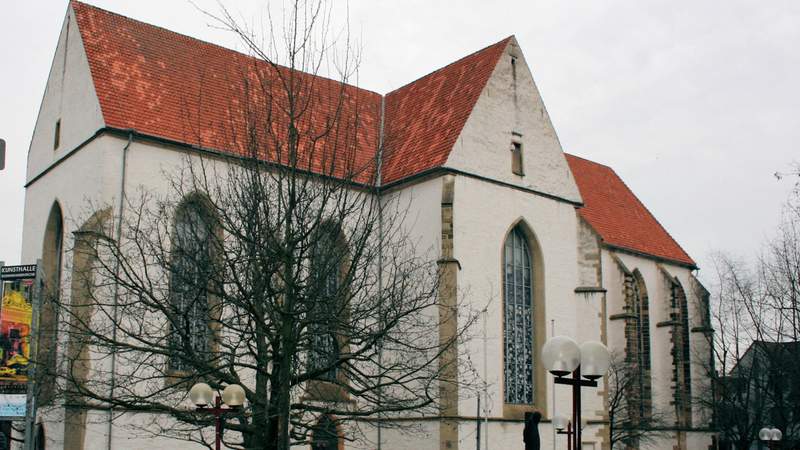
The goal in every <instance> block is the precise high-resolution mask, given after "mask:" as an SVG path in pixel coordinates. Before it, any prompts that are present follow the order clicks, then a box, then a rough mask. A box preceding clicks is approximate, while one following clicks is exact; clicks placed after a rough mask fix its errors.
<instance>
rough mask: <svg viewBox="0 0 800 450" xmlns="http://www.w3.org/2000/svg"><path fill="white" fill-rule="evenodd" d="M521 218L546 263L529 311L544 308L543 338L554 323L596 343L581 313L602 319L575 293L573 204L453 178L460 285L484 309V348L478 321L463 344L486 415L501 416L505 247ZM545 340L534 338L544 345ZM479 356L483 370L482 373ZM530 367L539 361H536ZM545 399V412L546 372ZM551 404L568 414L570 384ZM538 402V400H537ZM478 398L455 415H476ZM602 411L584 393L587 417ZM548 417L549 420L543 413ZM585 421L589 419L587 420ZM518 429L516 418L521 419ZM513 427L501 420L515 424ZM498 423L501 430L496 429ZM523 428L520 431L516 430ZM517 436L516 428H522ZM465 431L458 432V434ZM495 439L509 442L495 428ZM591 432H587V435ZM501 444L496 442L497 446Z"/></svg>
mask: <svg viewBox="0 0 800 450" xmlns="http://www.w3.org/2000/svg"><path fill="white" fill-rule="evenodd" d="M520 219H521V220H524V221H525V222H526V223H527V225H528V226H529V227H530V228H531V229H532V231H533V233H535V235H536V238H537V240H538V245H539V246H540V249H541V252H542V259H543V264H544V279H545V288H544V291H545V293H544V299H537V303H536V304H534V308H542V307H544V309H545V322H546V326H547V333H546V334H547V336H550V335H551V326H552V325H555V334H564V335H568V336H573V337H575V338H577V339H578V340H584V339H586V340H588V339H591V340H599V338H600V336H599V334H600V328H599V326H591V325H590V326H586V324H585V323H583V322H582V318H587V317H589V318H591V320H592V323H595V324H599V319H598V318H597V312H598V309H597V307H598V306H599V305H598V304H597V303H596V302H594V301H593V300H592V301H590V302H588V304H587V302H586V301H585V300H584V298H583V297H582V296H581V297H580V298H578V297H576V294H575V293H574V289H575V288H576V287H577V286H578V267H577V263H576V261H577V259H576V258H577V236H578V233H577V217H576V214H575V209H574V207H573V206H572V205H571V204H568V203H565V202H559V201H555V200H551V199H547V198H544V197H542V196H538V195H533V194H530V193H527V192H524V191H520V190H516V189H511V188H508V187H504V186H499V185H496V184H492V183H488V182H485V181H481V180H477V179H474V178H470V177H464V176H458V177H456V185H455V202H454V245H455V257H456V259H458V261H459V262H460V263H461V271H460V272H459V290H460V294H461V295H463V296H464V298H465V299H466V300H467V302H468V304H469V305H471V307H472V308H474V309H475V310H482V309H483V308H486V309H487V313H486V316H485V318H486V330H487V336H486V347H487V351H486V352H484V340H483V337H482V333H483V331H482V330H483V320H481V321H479V323H478V324H477V325H476V327H475V329H474V331H473V332H472V333H471V335H472V336H473V337H472V340H471V341H470V342H469V343H468V346H469V347H468V348H469V353H470V356H471V360H472V363H473V364H474V365H475V368H476V369H477V371H478V373H479V374H480V375H481V376H484V377H485V378H486V381H487V382H488V385H489V389H488V392H489V403H488V406H489V411H488V414H489V416H490V417H501V416H502V414H503V412H502V411H503V391H502V383H503V378H502V377H503V336H502V323H503V318H502V249H503V242H504V240H505V238H506V235H507V233H508V232H509V231H510V230H511V228H512V226H513V225H514V224H515V223H516V222H517V221H519V220H520ZM543 344H544V342H535V344H534V345H535V346H536V347H537V348H538V347H541V346H542V345H543ZM484 358H485V359H486V367H487V370H486V372H485V373H484V369H483V367H484ZM534 364H540V362H539V361H534ZM546 376H547V378H548V381H547V383H546V391H545V392H544V393H543V394H544V397H545V398H544V399H543V400H544V401H545V402H546V404H547V405H548V406H547V409H548V411H550V412H552V411H553V400H552V393H553V391H552V389H553V386H554V385H553V382H552V376H551V375H549V374H548V375H546ZM556 395H557V398H556V403H557V405H556V409H557V411H558V412H560V413H568V412H569V411H570V408H571V398H572V397H571V393H570V391H569V389H568V388H566V387H563V388H559V389H557V392H556ZM535 401H536V402H537V403H538V402H540V401H542V399H535ZM476 407H477V405H476V400H475V398H474V397H473V398H465V399H463V400H462V401H461V402H460V405H459V414H461V415H463V416H474V415H475V411H476ZM601 408H602V402H601V401H600V399H599V397H597V396H594V397H590V396H589V395H587V401H585V402H584V409H583V410H584V414H585V415H588V414H589V412H591V411H597V410H599V409H601ZM546 418H547V417H546ZM587 418H588V417H587ZM517 425H519V426H520V427H521V423H518V424H517ZM513 426H515V425H508V424H507V425H503V427H513ZM501 428H502V427H501ZM520 430H521V428H520ZM520 433H521V431H520ZM463 436H464V435H463V434H461V435H460V437H461V438H462V439H463ZM495 436H496V437H497V439H506V437H503V436H502V433H501V432H499V431H498V433H497V435H495ZM587 437H588V436H587ZM498 448H500V447H498Z"/></svg>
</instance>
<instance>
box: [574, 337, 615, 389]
mask: <svg viewBox="0 0 800 450" xmlns="http://www.w3.org/2000/svg"><path fill="white" fill-rule="evenodd" d="M580 349H581V375H583V376H584V377H586V378H588V379H590V380H597V379H599V378H601V377H602V376H603V375H605V374H606V372H608V368H609V366H611V354H610V353H609V352H608V348H606V346H605V345H603V344H602V343H600V342H597V341H588V342H584V343H583V344H581V347H580Z"/></svg>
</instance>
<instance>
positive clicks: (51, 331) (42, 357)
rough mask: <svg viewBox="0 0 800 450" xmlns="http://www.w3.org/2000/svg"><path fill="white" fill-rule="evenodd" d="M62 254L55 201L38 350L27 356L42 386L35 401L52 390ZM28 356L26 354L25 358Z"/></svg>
mask: <svg viewBox="0 0 800 450" xmlns="http://www.w3.org/2000/svg"><path fill="white" fill-rule="evenodd" d="M63 253H64V217H63V215H62V213H61V207H60V206H59V204H58V202H56V203H53V206H52V207H51V208H50V215H49V216H48V218H47V225H46V227H45V234H44V242H43V243H42V271H43V272H44V281H45V286H44V288H45V289H44V293H45V296H44V298H43V302H42V305H41V311H40V313H39V330H38V333H39V348H38V349H37V354H36V355H30V356H32V357H34V358H36V359H37V360H38V362H39V369H38V370H39V371H40V375H42V380H43V381H42V384H41V385H40V386H39V389H40V391H39V395H38V401H40V402H42V403H49V402H50V401H51V400H52V399H53V395H54V390H55V379H56V377H55V372H54V371H55V369H56V343H57V340H58V339H57V334H58V314H57V304H58V303H59V300H60V299H61V271H62V270H63V261H62V257H63ZM26 356H29V355H26Z"/></svg>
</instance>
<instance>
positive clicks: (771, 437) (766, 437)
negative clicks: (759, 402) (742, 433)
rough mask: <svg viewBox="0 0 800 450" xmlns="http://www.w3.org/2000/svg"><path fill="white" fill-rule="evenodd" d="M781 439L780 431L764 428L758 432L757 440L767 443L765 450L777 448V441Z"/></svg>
mask: <svg viewBox="0 0 800 450" xmlns="http://www.w3.org/2000/svg"><path fill="white" fill-rule="evenodd" d="M782 437H783V433H781V430H779V429H777V428H769V427H764V428H762V429H761V431H759V432H758V439H759V440H760V441H764V442H766V443H767V448H770V449H771V448H773V445H774V446H775V447H774V448H777V446H778V441H780V440H781V438H782Z"/></svg>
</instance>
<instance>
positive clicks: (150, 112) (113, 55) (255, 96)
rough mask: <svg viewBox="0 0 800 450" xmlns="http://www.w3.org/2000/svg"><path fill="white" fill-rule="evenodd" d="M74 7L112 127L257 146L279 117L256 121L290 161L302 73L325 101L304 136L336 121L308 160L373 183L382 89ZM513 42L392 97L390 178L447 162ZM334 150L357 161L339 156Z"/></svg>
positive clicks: (219, 146) (226, 146)
mask: <svg viewBox="0 0 800 450" xmlns="http://www.w3.org/2000/svg"><path fill="white" fill-rule="evenodd" d="M70 5H71V7H72V8H73V10H74V11H75V15H76V18H77V21H78V27H79V29H80V33H81V37H82V39H83V44H84V48H85V49H86V54H87V57H88V60H89V67H90V70H91V74H92V79H93V82H94V85H95V90H96V92H97V96H98V99H99V101H100V107H101V110H102V113H103V117H104V119H105V122H106V125H107V126H109V127H113V128H119V129H132V130H136V131H137V132H139V133H142V134H145V135H149V136H154V137H158V138H164V139H168V140H172V141H176V142H180V143H184V144H188V145H193V146H198V147H202V148H208V149H213V150H218V151H222V152H229V153H234V154H240V155H245V154H249V153H248V152H249V149H248V146H247V143H248V138H247V136H248V135H249V132H250V131H251V130H252V128H251V127H250V125H252V124H253V123H254V122H259V123H261V124H264V123H270V125H271V128H270V129H266V127H261V128H260V129H257V130H256V133H257V136H258V137H259V149H258V151H259V152H260V154H259V157H262V158H265V159H270V160H278V161H280V160H282V158H284V156H283V153H285V152H281V151H279V150H278V149H277V147H278V146H277V143H279V142H284V141H285V139H280V138H279V137H278V136H285V135H286V133H285V132H286V128H287V127H288V125H287V124H288V120H286V115H285V114H282V111H283V109H282V107H285V105H286V104H287V100H286V94H285V92H284V90H283V89H280V88H279V87H278V82H277V81H278V80H280V77H282V76H283V77H284V78H288V77H289V76H295V77H296V79H299V80H301V84H302V85H303V86H306V87H309V89H310V90H311V92H312V95H310V96H307V97H308V98H313V99H314V101H315V103H314V105H313V107H312V108H309V111H310V113H309V114H306V115H305V116H304V118H303V120H302V121H301V126H300V128H301V130H300V131H301V133H304V132H305V133H308V134H314V133H319V132H320V131H321V130H322V129H324V128H325V127H326V124H330V123H335V124H336V127H335V129H334V131H333V132H332V133H330V134H329V138H328V140H326V141H325V142H323V143H320V144H319V145H317V146H316V147H314V148H307V149H305V150H304V152H303V154H301V156H300V158H301V160H303V161H305V163H306V165H307V168H308V169H310V170H312V171H314V172H321V173H326V174H333V175H336V176H340V177H353V178H355V179H356V180H357V181H360V182H365V183H370V182H373V175H374V161H375V156H376V151H377V148H378V139H379V133H380V130H379V126H380V114H381V112H380V103H381V95H380V94H377V93H374V92H371V91H367V90H364V89H359V88H357V87H354V86H350V85H346V84H342V83H340V82H338V81H334V80H330V79H326V78H322V77H317V76H313V75H309V74H306V73H302V72H298V71H294V72H291V71H289V69H287V68H285V67H274V66H271V65H270V64H268V63H266V62H265V61H263V60H259V59H256V58H253V57H250V56H248V55H244V54H242V53H239V52H235V51H233V50H230V49H226V48H223V47H220V46H217V45H213V44H210V43H207V42H203V41H199V40H197V39H194V38H191V37H188V36H184V35H181V34H178V33H175V32H172V31H169V30H166V29H163V28H160V27H156V26H153V25H149V24H146V23H143V22H139V21H136V20H133V19H130V18H127V17H124V16H121V15H118V14H115V13H112V12H109V11H105V10H103V9H100V8H96V7H94V6H90V5H87V4H84V3H81V2H78V1H75V0H73V1H71V2H70ZM509 39H510V38H507V39H504V40H503V41H501V42H498V43H497V44H494V45H492V46H490V47H487V48H485V49H483V50H481V51H478V52H476V53H473V54H472V55H469V56H467V57H465V58H463V59H461V60H459V61H457V62H455V63H453V64H450V65H448V66H446V67H444V68H442V69H439V70H437V71H435V72H433V73H431V74H429V75H427V76H425V77H422V78H421V79H419V80H417V81H415V82H413V83H410V84H408V85H406V86H404V87H402V88H400V89H398V90H396V91H394V92H392V93H390V94H388V95H387V96H386V97H385V101H386V105H385V117H386V120H385V124H386V125H385V134H384V135H385V136H386V140H385V148H386V150H385V154H384V159H383V164H384V169H383V172H384V176H383V181H384V182H391V181H395V180H398V179H402V178H405V177H409V176H412V175H414V174H416V173H418V172H421V171H424V170H427V169H430V168H433V167H438V166H441V165H442V164H444V163H445V161H446V160H447V157H448V155H449V153H450V150H451V148H452V147H453V144H454V143H455V141H456V139H457V138H458V135H459V133H460V132H461V129H462V128H463V126H464V123H465V122H466V120H467V118H468V117H469V114H470V112H471V111H472V108H473V106H474V105H475V102H476V101H477V99H478V97H479V95H480V93H481V91H482V90H483V87H484V86H485V85H486V81H487V80H488V78H489V76H490V75H491V73H492V70H493V69H494V66H495V64H496V62H497V60H498V58H499V56H500V54H501V53H502V51H503V49H504V48H505V45H506V44H507V43H508V41H509ZM340 94H343V96H342V95H340ZM340 98H343V101H342V104H341V105H339V103H338V99H340ZM268 114H269V115H270V119H266V117H267V115H268ZM334 119H336V120H334ZM255 128H259V127H255ZM270 144H275V145H270ZM326 144H327V145H326ZM267 148H268V149H270V150H269V152H267V150H265V149H267ZM321 148H324V149H325V150H320V149H321ZM326 153H328V154H326ZM342 154H346V156H347V157H346V158H342V157H341V155H342ZM334 159H335V160H337V161H348V164H347V165H346V167H344V165H343V164H338V166H336V165H335V164H333V165H332V164H331V161H332V160H334ZM334 166H336V167H334Z"/></svg>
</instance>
